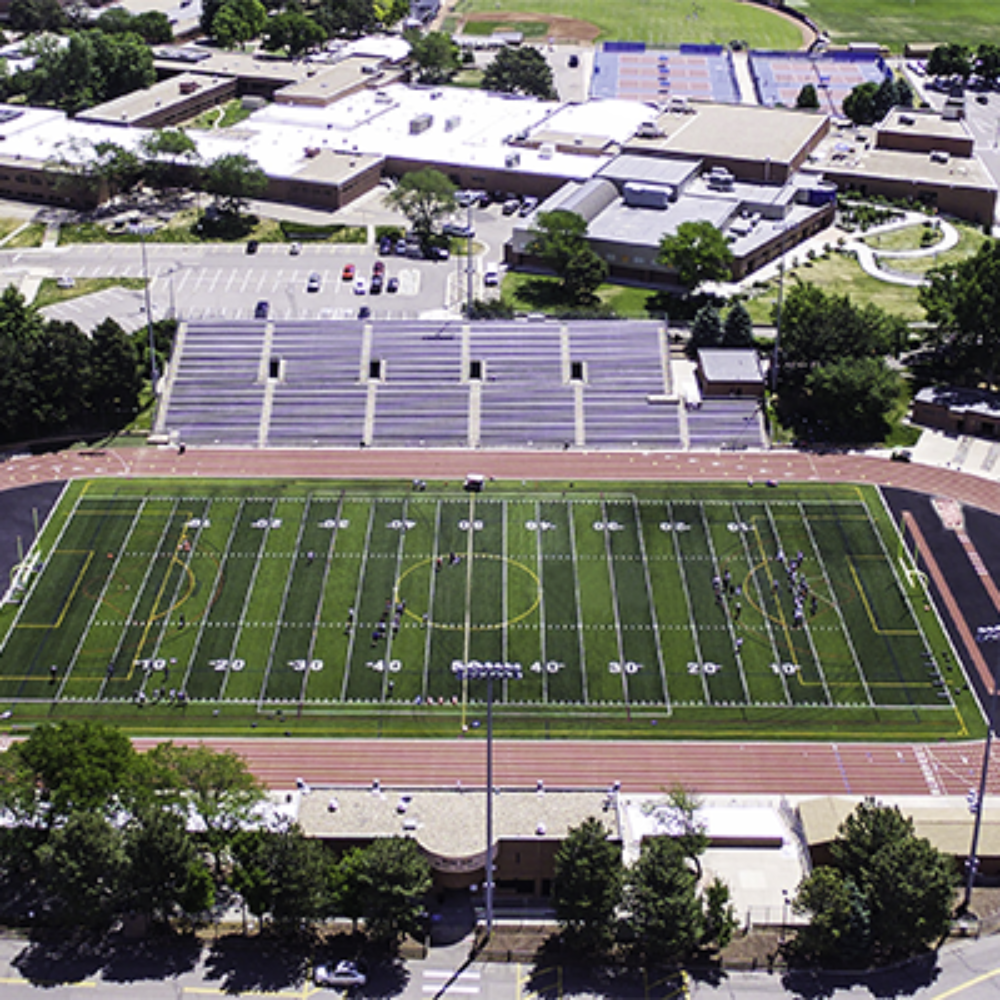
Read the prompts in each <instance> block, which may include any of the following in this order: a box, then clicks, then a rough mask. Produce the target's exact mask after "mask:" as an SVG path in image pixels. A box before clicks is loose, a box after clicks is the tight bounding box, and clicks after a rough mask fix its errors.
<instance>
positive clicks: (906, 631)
mask: <svg viewBox="0 0 1000 1000" xmlns="http://www.w3.org/2000/svg"><path fill="white" fill-rule="evenodd" d="M847 568H848V569H849V570H850V571H851V576H852V577H854V585H855V587H856V588H857V591H858V596H859V597H860V598H861V603H862V604H863V605H864V607H865V611H866V612H867V614H868V621H869V622H870V623H871V627H872V631H873V632H874V633H875V634H876V635H920V633H919V632H918V631H917V630H916V629H915V628H895V629H892V628H885V629H884V628H879V625H878V623H877V622H876V620H875V614H874V612H873V611H872V609H871V605H870V604H869V603H868V597H867V596H866V594H865V588H864V587H863V586H862V585H861V578H860V577H859V576H858V573H857V570H856V569H855V568H854V559H848V560H847Z"/></svg>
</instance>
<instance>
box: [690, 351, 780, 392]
mask: <svg viewBox="0 0 1000 1000" xmlns="http://www.w3.org/2000/svg"><path fill="white" fill-rule="evenodd" d="M698 364H699V366H700V367H701V371H702V374H703V375H704V376H705V378H706V379H707V380H708V381H709V382H742V383H744V384H748V385H760V383H761V382H762V381H763V380H764V374H763V372H762V371H761V367H760V358H759V357H758V356H757V352H756V351H755V350H753V349H752V348H725V347H706V348H703V349H702V350H700V351H699V352H698Z"/></svg>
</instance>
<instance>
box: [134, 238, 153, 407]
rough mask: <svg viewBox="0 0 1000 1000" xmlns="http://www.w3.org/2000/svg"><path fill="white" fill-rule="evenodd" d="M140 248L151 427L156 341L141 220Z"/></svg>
mask: <svg viewBox="0 0 1000 1000" xmlns="http://www.w3.org/2000/svg"><path fill="white" fill-rule="evenodd" d="M135 230H136V232H137V233H138V234H139V245H140V246H141V247H142V280H143V286H144V290H145V301H146V332H147V334H148V336H149V388H150V390H151V391H152V393H153V425H154V426H155V424H156V339H155V337H154V336H153V303H152V298H151V296H150V290H149V263H148V261H147V260H146V227H145V226H143V224H142V220H141V219H140V220H139V222H137V223H136V224H135Z"/></svg>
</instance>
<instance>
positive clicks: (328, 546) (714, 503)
mask: <svg viewBox="0 0 1000 1000" xmlns="http://www.w3.org/2000/svg"><path fill="white" fill-rule="evenodd" d="M799 552H801V553H802V561H801V566H800V567H799V569H798V572H797V575H793V574H792V572H791V569H790V567H789V563H790V561H791V560H793V559H796V558H797V556H798V553H799ZM779 554H781V555H782V556H783V558H782V559H779V558H778V557H779ZM36 555H37V557H38V559H39V566H38V568H37V571H36V572H34V573H32V574H30V577H29V578H28V580H27V585H26V587H25V590H24V592H23V594H22V595H21V599H20V600H19V601H18V602H17V603H16V604H13V605H10V606H8V607H7V608H5V609H4V611H3V614H2V618H0V625H2V632H0V634H3V635H4V638H3V640H2V645H0V707H4V708H9V709H11V710H12V711H13V712H14V713H15V716H16V719H17V720H18V721H19V722H28V721H30V720H32V719H36V720H37V719H39V718H51V717H53V715H55V716H62V715H66V714H71V715H83V716H101V717H107V718H109V719H111V720H112V721H116V722H118V723H120V724H122V725H125V726H130V727H144V728H150V727H152V728H153V729H160V728H163V729H166V730H170V729H174V728H175V729H177V730H180V729H189V730H191V729H193V730H198V729H202V728H204V727H208V726H211V727H213V728H216V729H218V730H219V731H223V730H225V731H233V730H237V731H240V730H242V729H245V728H246V727H247V726H248V725H251V724H253V725H254V726H255V727H256V728H260V729H261V730H262V731H267V730H268V729H273V728H274V727H275V726H282V727H287V726H289V725H291V723H292V720H294V727H295V731H296V732H323V733H328V734H331V735H349V734H350V735H357V734H372V735H374V734H376V733H381V734H386V735H387V734H396V735H406V734H420V733H436V734H446V733H455V732H456V731H458V730H459V729H460V728H461V727H462V726H468V727H470V728H475V727H476V726H477V725H478V724H479V721H480V718H481V715H482V708H483V700H484V697H485V691H484V686H485V682H484V681H481V680H480V681H474V680H467V681H463V680H462V679H461V678H460V676H459V675H458V673H456V667H461V666H465V665H470V664H475V663H491V664H519V665H520V666H521V668H522V671H523V678H522V679H521V680H518V681H504V682H502V683H500V684H498V685H497V691H496V695H497V699H498V702H499V703H500V705H499V711H500V712H501V713H502V717H503V724H504V730H505V732H507V733H508V734H511V735H514V734H520V735H540V734H543V733H546V734H548V735H576V736H588V735H595V736H600V735H614V736H635V737H643V738H648V737H650V736H658V737H672V736H695V735H697V736H706V737H731V736H740V735H747V734H756V735H769V736H775V737H778V738H782V737H785V738H792V737H796V738H797V737H810V736H815V737H828V736H830V735H832V734H840V735H856V736H865V737H871V738H877V737H883V738H907V737H916V736H919V737H932V736H933V737H937V736H943V737H958V736H966V735H969V734H970V733H975V732H977V731H978V730H979V721H978V714H977V712H976V710H975V707H974V704H973V702H972V700H971V696H970V694H969V692H968V691H967V690H964V685H963V683H962V678H961V671H960V669H959V668H958V667H954V668H951V667H950V664H952V660H951V654H950V653H949V652H947V650H948V644H947V641H946V639H945V637H944V634H943V632H942V629H941V626H940V624H939V622H938V621H937V619H936V617H935V616H934V614H933V612H932V611H931V610H930V608H929V606H927V604H926V600H925V595H924V592H923V589H922V583H921V581H920V580H919V578H918V576H917V575H916V574H914V573H912V572H910V571H909V561H908V558H907V556H906V553H905V550H904V549H903V548H902V547H901V545H900V543H899V540H898V538H897V537H896V535H895V534H894V532H893V529H892V526H891V521H890V520H889V518H888V515H887V513H886V511H885V510H884V508H883V506H882V504H881V497H880V495H879V494H878V493H877V492H876V491H875V490H870V489H864V490H862V489H857V488H854V487H837V486H818V485H813V486H803V487H788V486H782V487H781V488H780V489H769V488H767V487H764V486H759V485H758V486H755V487H752V486H750V485H743V484H740V485H738V486H734V485H720V484H716V485H713V486H684V485H667V486H664V485H657V486H653V485H643V484H605V485H603V486H602V485H593V484H588V485H586V486H580V485H578V486H574V485H573V484H525V485H523V486H522V485H520V484H500V483H491V484H488V489H487V491H486V492H485V493H483V494H482V495H478V496H477V495H474V494H467V493H465V492H463V491H462V489H461V488H460V486H459V485H458V484H451V485H450V486H446V485H443V484H431V485H430V487H429V488H428V489H427V490H425V491H414V490H412V489H410V488H409V484H400V483H386V484H374V483H373V484H332V483H313V484H286V483H256V484H250V485H247V484H242V483H235V482H226V483H223V482H204V481H187V482H184V483H172V482H171V483H168V482H138V481H135V482H115V481H111V480H108V481H99V480H98V481H93V482H88V483H84V484H75V485H73V486H72V487H70V488H69V489H68V490H67V492H66V494H65V495H64V497H63V499H62V501H61V503H60V505H59V507H58V508H57V510H56V512H55V513H54V514H53V516H52V517H51V518H50V521H49V524H48V525H47V527H46V529H45V530H44V531H43V534H42V538H41V540H40V542H39V544H38V546H37V549H36ZM800 594H801V602H800V604H801V619H800V620H799V621H797V620H796V612H795V598H796V596H798V595H800ZM380 622H381V623H382V625H381V626H380ZM950 670H951V671H952V672H949V671H950ZM171 692H173V696H171ZM177 692H184V695H185V696H186V697H181V698H178V697H177Z"/></svg>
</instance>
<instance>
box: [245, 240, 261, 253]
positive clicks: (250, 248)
mask: <svg viewBox="0 0 1000 1000" xmlns="http://www.w3.org/2000/svg"><path fill="white" fill-rule="evenodd" d="M258 246H260V244H259V243H258V242H257V241H256V240H247V253H256V252H257V247H258Z"/></svg>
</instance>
